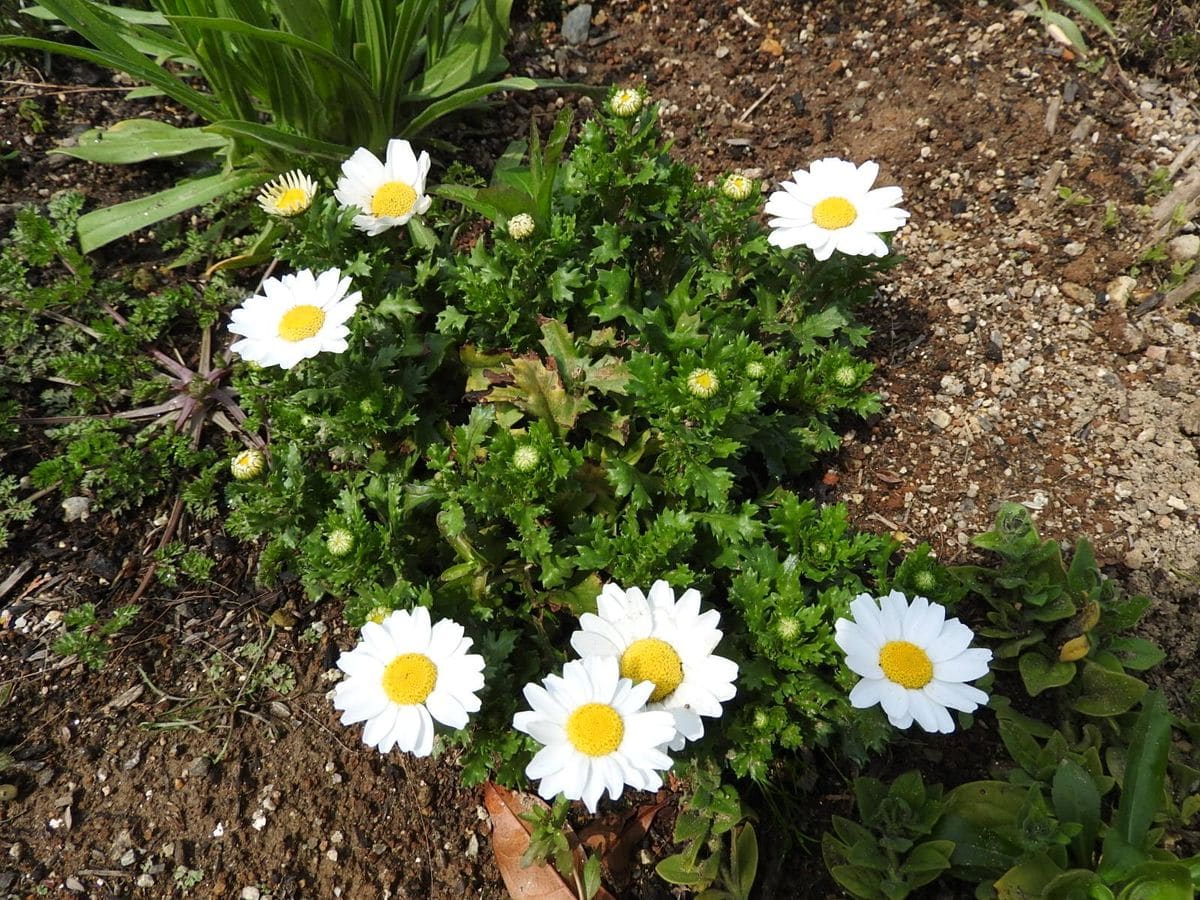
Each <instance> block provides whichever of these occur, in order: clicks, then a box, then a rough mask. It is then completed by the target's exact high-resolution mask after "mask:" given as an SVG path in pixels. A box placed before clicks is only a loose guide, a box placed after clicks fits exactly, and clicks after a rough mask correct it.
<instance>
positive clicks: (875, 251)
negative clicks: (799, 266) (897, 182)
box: [763, 156, 908, 259]
mask: <svg viewBox="0 0 1200 900" xmlns="http://www.w3.org/2000/svg"><path fill="white" fill-rule="evenodd" d="M878 175H879V164H878V163H875V162H865V163H863V164H862V165H861V166H855V165H854V163H852V162H848V161H846V160H844V159H837V158H836V157H832V156H831V157H827V158H826V159H818V160H817V161H816V162H814V163H813V164H812V165H811V166H810V167H809V170H808V171H807V172H806V171H804V170H803V169H798V170H797V171H795V172H793V173H792V178H793V179H794V180H793V181H785V182H783V183H782V184H781V185H780V187H782V190H779V191H775V192H774V193H772V194H771V196H770V197H768V198H767V205H766V206H765V207H764V209H763V211H764V212H765V213H766V214H767V215H769V216H773V217H774V218H772V219H770V220H769V222H768V224H769V225H770V226H771V229H772V231H771V234H770V236H769V237H768V238H767V240H768V241H769V242H770V243H772V244H774V245H775V246H776V247H784V248H787V247H795V246H796V245H797V244H804V245H805V246H806V247H809V248H811V249H812V251H813V255H814V256H815V257H816V258H817V259H829V257H830V256H832V255H833V251H834V250H839V251H841V252H842V253H847V254H849V255H851V256H887V254H888V246H887V244H885V243H884V242H883V239H882V238H880V237H879V235H880V234H883V233H885V232H891V231H895V230H896V229H897V228H899V227H900V226H902V225H903V224H904V223H905V222H906V221H908V213H907V212H906V211H905V210H903V209H899V208H897V207H896V204H897V203H899V202H900V198H901V197H902V196H903V192H902V191H901V190H900V188H898V187H884V188H876V189H875V190H871V185H873V184H874V183H875V178H876V177H877V176H878Z"/></svg>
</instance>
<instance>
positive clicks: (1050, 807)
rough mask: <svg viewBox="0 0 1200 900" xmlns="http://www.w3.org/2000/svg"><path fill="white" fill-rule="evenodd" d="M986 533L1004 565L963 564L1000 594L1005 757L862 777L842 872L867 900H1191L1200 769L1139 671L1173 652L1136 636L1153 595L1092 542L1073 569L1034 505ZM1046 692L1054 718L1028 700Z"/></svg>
mask: <svg viewBox="0 0 1200 900" xmlns="http://www.w3.org/2000/svg"><path fill="white" fill-rule="evenodd" d="M975 543H976V545H977V546H979V547H981V548H985V549H987V550H990V551H992V552H994V553H996V554H997V555H998V556H999V557H1000V562H999V564H998V565H995V566H992V567H988V566H969V567H966V566H964V567H956V568H953V569H950V570H947V571H948V574H949V575H950V576H951V577H953V578H955V579H957V580H958V581H959V582H960V584H961V589H962V590H963V591H965V592H966V593H968V594H974V595H976V596H978V597H980V598H982V599H983V600H984V602H985V603H986V605H987V609H988V611H987V612H986V613H985V616H986V619H987V624H984V625H981V626H980V627H979V628H978V629H977V632H976V633H977V634H978V635H979V636H980V637H981V638H982V639H984V640H985V641H987V640H989V639H990V640H991V641H993V642H995V643H994V644H993V652H994V654H995V660H994V663H993V669H994V671H995V673H996V676H995V681H994V683H993V685H992V696H991V699H990V701H989V704H988V705H989V706H990V707H991V709H992V710H993V711H994V713H995V715H996V719H997V720H998V730H999V735H1000V739H1001V742H1002V743H1003V749H1004V753H1003V754H1002V756H1001V758H1000V759H999V760H998V761H997V762H995V763H993V764H992V766H991V767H990V768H991V773H990V774H991V778H989V779H986V780H980V781H971V782H967V783H964V784H959V785H954V786H951V787H949V788H946V787H943V786H942V785H941V784H936V785H929V786H926V785H925V784H924V781H923V780H922V777H921V775H920V774H919V773H918V772H916V771H912V772H907V773H905V774H903V775H901V776H899V777H898V778H896V779H895V780H894V781H892V783H891V784H890V786H889V785H886V784H884V783H883V782H881V781H879V780H877V779H874V778H867V777H862V778H858V779H856V780H855V782H854V793H855V801H856V806H857V810H858V817H859V820H858V821H855V820H851V819H845V818H841V817H836V816H835V817H834V820H833V831H832V832H831V833H827V834H826V835H825V838H824V842H823V851H824V857H825V861H826V865H827V866H828V867H829V871H830V873H831V874H832V875H833V877H834V879H835V880H836V881H837V882H838V884H840V885H841V886H842V887H843V888H845V889H846V890H847V891H849V892H850V893H851V894H852V895H853V896H855V897H859V898H864V900H902V898H905V897H908V896H911V895H912V894H913V892H914V891H916V890H917V889H918V888H920V887H921V886H922V885H925V884H928V883H929V882H931V881H933V880H935V879H938V878H953V879H958V880H960V881H965V882H967V883H968V884H971V885H972V886H973V888H972V889H973V896H975V897H977V898H981V900H982V898H995V897H1001V898H1003V897H1044V898H1054V900H1075V898H1107V900H1114V898H1123V900H1133V898H1139V897H1147V898H1148V897H1155V898H1164V900H1165V898H1175V897H1180V898H1183V897H1191V896H1192V895H1193V891H1194V890H1195V888H1196V887H1197V886H1200V856H1193V857H1189V858H1181V855H1180V854H1179V853H1178V852H1175V851H1173V849H1172V848H1173V846H1174V844H1175V839H1174V838H1173V837H1172V836H1171V834H1170V831H1169V829H1170V827H1171V826H1174V827H1175V828H1176V829H1178V828H1180V827H1181V826H1182V825H1183V824H1185V823H1186V820H1187V819H1188V818H1189V817H1190V816H1192V815H1194V814H1195V810H1196V809H1197V808H1198V806H1200V804H1198V803H1197V801H1196V800H1195V799H1193V797H1194V792H1195V790H1196V787H1197V785H1200V770H1197V769H1196V768H1195V767H1194V766H1193V765H1192V764H1191V760H1188V759H1184V758H1182V754H1181V753H1177V754H1176V756H1177V757H1180V758H1176V759H1174V760H1172V748H1171V744H1172V740H1171V731H1172V717H1171V716H1170V714H1169V713H1168V712H1167V708H1166V701H1165V699H1164V697H1163V695H1162V694H1161V693H1160V692H1157V691H1149V690H1148V687H1147V685H1146V683H1145V682H1144V681H1142V680H1141V679H1140V678H1138V677H1137V676H1136V675H1134V674H1131V673H1132V672H1141V671H1144V670H1146V669H1150V668H1152V667H1153V666H1155V665H1157V664H1158V663H1159V662H1161V660H1162V659H1163V654H1162V652H1161V651H1160V650H1159V649H1158V648H1157V647H1156V646H1154V645H1153V644H1152V643H1150V642H1149V641H1147V640H1145V639H1144V638H1140V637H1136V636H1132V635H1128V634H1126V633H1125V632H1127V631H1128V630H1129V629H1130V628H1132V627H1133V625H1134V624H1135V623H1136V622H1137V620H1138V618H1139V617H1140V616H1141V614H1142V613H1143V612H1144V611H1145V609H1146V606H1147V605H1148V601H1147V600H1146V598H1144V597H1125V596H1124V595H1123V594H1122V593H1121V591H1120V589H1119V588H1118V586H1117V585H1116V583H1115V582H1113V581H1111V580H1110V579H1107V578H1105V577H1104V576H1103V575H1102V573H1101V572H1100V571H1099V569H1098V567H1097V566H1096V562H1095V559H1094V557H1093V556H1092V553H1091V548H1090V546H1089V544H1088V542H1087V541H1086V540H1080V541H1079V542H1078V544H1077V545H1076V548H1075V552H1074V555H1073V557H1072V558H1071V562H1070V564H1069V565H1067V564H1065V563H1064V560H1063V557H1062V551H1061V548H1060V547H1059V545H1058V544H1057V543H1056V542H1054V541H1043V540H1041V539H1040V537H1039V536H1038V534H1037V531H1036V529H1035V528H1034V526H1033V523H1032V521H1031V520H1030V518H1029V514H1028V513H1027V512H1026V511H1025V510H1024V509H1023V508H1022V507H1020V506H1016V505H1013V504H1006V505H1005V506H1004V507H1002V508H1001V509H1000V511H999V513H998V515H997V518H996V524H995V527H994V528H993V529H992V530H991V531H989V532H987V533H986V534H983V535H981V536H979V537H978V538H977V539H976V541H975ZM1010 672H1016V674H1017V675H1019V678H1015V679H1014V678H1013V677H1012V676H1011V675H1009V674H1007V673H1010ZM1010 688H1016V689H1017V691H1018V696H1017V697H1015V698H1010V697H1009V696H1006V695H1005V693H1004V692H1005V691H1006V690H1009V689H1010ZM1034 697H1036V698H1037V701H1038V704H1039V706H1038V708H1039V710H1040V711H1041V712H1042V713H1043V714H1045V715H1047V716H1048V717H1049V718H1050V719H1051V721H1052V722H1053V724H1050V723H1048V722H1045V721H1041V720H1040V719H1037V718H1033V717H1032V716H1030V715H1028V714H1026V713H1025V712H1019V711H1018V710H1017V709H1016V708H1015V706H1018V705H1019V706H1020V707H1022V708H1028V706H1029V701H1030V698H1034ZM1184 724H1185V725H1187V726H1188V727H1189V729H1190V728H1194V727H1195V726H1194V725H1192V724H1190V723H1184ZM1179 795H1183V796H1184V798H1185V799H1183V801H1182V803H1180V802H1178V801H1177V800H1176V799H1175V798H1176V797H1177V796H1179Z"/></svg>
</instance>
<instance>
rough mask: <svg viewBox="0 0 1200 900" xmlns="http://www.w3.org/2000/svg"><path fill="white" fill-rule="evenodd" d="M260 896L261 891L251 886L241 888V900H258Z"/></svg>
mask: <svg viewBox="0 0 1200 900" xmlns="http://www.w3.org/2000/svg"><path fill="white" fill-rule="evenodd" d="M261 896H262V891H260V890H259V889H258V888H256V887H255V886H254V885H252V884H248V885H246V886H245V887H244V888H242V893H241V900H259V897H261Z"/></svg>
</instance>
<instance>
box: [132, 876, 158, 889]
mask: <svg viewBox="0 0 1200 900" xmlns="http://www.w3.org/2000/svg"><path fill="white" fill-rule="evenodd" d="M134 884H136V885H137V886H138V887H140V888H151V887H154V878H153V876H151V875H148V874H146V873H145V872H143V873H142V874H141V875H139V876H138V877H137V881H135V882H134Z"/></svg>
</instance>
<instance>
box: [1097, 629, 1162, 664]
mask: <svg viewBox="0 0 1200 900" xmlns="http://www.w3.org/2000/svg"><path fill="white" fill-rule="evenodd" d="M1105 649H1106V650H1108V651H1109V652H1110V653H1112V654H1113V655H1115V656H1116V657H1117V659H1119V660H1120V661H1121V665H1122V666H1124V667H1125V668H1126V669H1133V670H1134V671H1135V672H1143V671H1145V670H1146V669H1152V668H1154V667H1155V666H1157V665H1158V664H1159V663H1160V662H1162V661H1163V660H1164V659H1165V658H1166V653H1164V652H1163V650H1162V648H1161V647H1159V646H1158V645H1157V644H1155V643H1153V642H1151V641H1148V640H1146V639H1145V638H1140V637H1118V638H1113V639H1112V640H1110V641H1108V642H1107V643H1106V644H1105Z"/></svg>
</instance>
